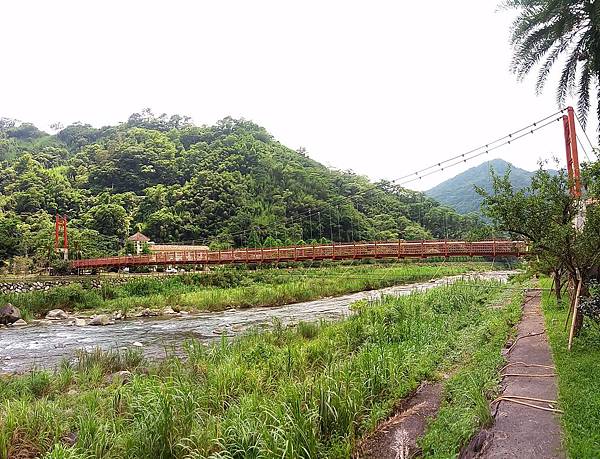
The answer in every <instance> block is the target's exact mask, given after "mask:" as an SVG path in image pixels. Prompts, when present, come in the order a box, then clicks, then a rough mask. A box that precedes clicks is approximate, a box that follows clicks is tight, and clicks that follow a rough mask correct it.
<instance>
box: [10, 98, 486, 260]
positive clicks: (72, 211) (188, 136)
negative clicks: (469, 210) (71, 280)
mask: <svg viewBox="0 0 600 459" xmlns="http://www.w3.org/2000/svg"><path fill="white" fill-rule="evenodd" d="M0 162H1V167H0V260H5V261H6V260H9V259H12V260H13V261H16V262H20V263H21V264H23V265H24V266H25V267H26V268H27V269H31V267H32V265H37V266H44V265H45V264H47V263H48V258H49V257H51V256H52V252H53V251H52V232H53V228H54V227H53V216H54V214H56V213H60V214H66V215H67V216H68V218H69V231H70V233H71V241H70V242H71V253H72V254H73V255H74V256H75V255H76V256H83V257H92V256H99V255H103V254H112V253H115V252H117V251H119V250H121V249H122V247H123V241H124V239H125V238H126V237H127V236H128V235H129V234H131V233H132V232H134V231H136V230H141V231H143V232H144V233H145V234H147V235H148V236H149V237H150V238H152V239H153V240H154V241H157V242H175V241H196V242H201V243H210V244H211V245H212V246H214V247H217V246H218V247H231V246H260V245H266V246H272V245H276V244H286V243H298V242H302V241H313V240H319V239H333V240H335V241H350V240H374V239H392V238H399V237H400V238H405V239H422V238H431V237H451V238H452V237H465V236H469V235H471V236H472V235H474V234H477V232H478V231H482V226H481V224H480V223H479V222H478V221H477V219H476V218H473V217H463V216H460V215H458V214H457V213H456V212H454V211H452V210H451V209H448V208H446V207H442V206H440V205H439V204H438V203H437V202H435V201H434V200H432V199H429V198H427V197H426V196H424V195H423V194H421V193H417V192H413V191H410V190H406V189H404V188H401V187H398V186H394V185H392V184H390V183H386V182H379V183H377V184H372V183H370V182H369V180H368V179H366V178H365V177H362V176H359V175H356V174H354V173H352V172H348V171H336V170H331V169H328V168H326V167H325V166H323V165H322V164H320V163H318V162H316V161H314V160H312V159H310V158H309V157H308V156H307V155H306V154H305V153H304V152H303V151H302V150H299V151H294V150H292V149H290V148H287V147H285V146H284V145H282V144H281V143H280V142H278V141H277V140H275V139H274V138H273V137H272V136H271V135H270V134H269V133H268V132H267V131H266V130H265V129H264V128H262V127H260V126H257V125H256V124H254V123H252V122H250V121H245V120H235V119H231V118H225V119H223V120H221V121H219V122H218V123H217V124H216V125H214V126H196V125H194V124H192V123H191V122H190V120H189V119H188V118H186V117H182V116H178V115H174V116H170V117H168V116H167V115H161V116H155V115H154V114H152V112H150V111H149V110H144V111H142V112H141V113H135V114H133V115H131V116H130V117H129V119H128V121H127V122H125V123H121V124H119V125H116V126H106V127H103V128H94V127H92V126H90V125H89V124H83V123H74V124H72V125H70V126H67V127H65V128H62V129H60V130H58V131H57V132H56V134H54V135H50V134H47V133H45V132H42V131H40V130H39V129H38V128H37V127H35V126H34V125H32V124H29V123H19V122H17V121H15V120H10V119H7V118H3V119H1V120H0ZM19 257H25V258H19ZM13 265H15V263H13Z"/></svg>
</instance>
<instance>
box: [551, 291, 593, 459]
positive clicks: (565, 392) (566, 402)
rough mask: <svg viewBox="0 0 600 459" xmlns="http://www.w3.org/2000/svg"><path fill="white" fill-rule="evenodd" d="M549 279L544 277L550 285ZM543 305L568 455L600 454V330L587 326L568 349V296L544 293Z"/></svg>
mask: <svg viewBox="0 0 600 459" xmlns="http://www.w3.org/2000/svg"><path fill="white" fill-rule="evenodd" d="M550 284H551V281H550V279H542V286H544V287H546V288H549V287H550ZM542 306H543V310H544V315H545V317H546V329H547V330H548V335H549V338H550V345H551V346H552V353H553V355H554V363H555V365H556V371H557V373H558V389H559V405H560V409H562V410H563V411H564V414H563V415H562V425H563V431H564V435H565V446H566V448H567V451H568V454H569V457H574V458H575V457H576V458H597V457H600V429H599V427H598V426H599V425H600V329H598V328H594V327H592V326H589V324H588V326H585V327H584V328H583V329H582V331H581V335H580V336H579V337H577V338H575V340H574V342H573V349H572V351H571V352H569V351H568V350H567V343H568V331H567V330H565V321H566V318H567V312H568V299H565V300H564V301H562V302H561V303H560V304H558V303H557V301H556V297H554V296H553V295H552V294H551V293H550V292H544V294H543V297H542Z"/></svg>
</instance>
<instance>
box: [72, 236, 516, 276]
mask: <svg viewBox="0 0 600 459" xmlns="http://www.w3.org/2000/svg"><path fill="white" fill-rule="evenodd" d="M526 251H527V245H526V244H525V243H524V242H522V241H506V240H492V241H476V242H468V241H451V240H443V241H439V240H434V241H377V242H360V243H340V244H338V243H331V244H318V245H299V246H291V247H288V246H286V247H269V248H259V249H232V250H213V251H174V252H160V253H153V254H149V255H127V256H120V257H106V258H92V259H86V260H74V261H72V262H71V266H72V267H73V268H74V269H86V268H100V267H111V266H113V267H121V266H157V265H186V264H233V263H236V264H243V263H247V264H256V263H274V262H285V261H307V260H347V259H361V258H430V257H446V258H447V257H455V256H469V257H474V256H483V257H499V256H517V257H518V256H521V255H524V254H525V253H526Z"/></svg>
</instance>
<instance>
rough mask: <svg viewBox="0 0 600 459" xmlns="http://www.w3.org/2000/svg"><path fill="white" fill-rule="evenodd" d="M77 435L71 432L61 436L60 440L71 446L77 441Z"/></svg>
mask: <svg viewBox="0 0 600 459" xmlns="http://www.w3.org/2000/svg"><path fill="white" fill-rule="evenodd" d="M78 438H79V436H78V435H77V433H76V432H71V433H68V434H67V435H65V436H64V437H62V438H61V441H62V442H63V443H64V444H65V445H67V446H73V445H75V443H77V439H78Z"/></svg>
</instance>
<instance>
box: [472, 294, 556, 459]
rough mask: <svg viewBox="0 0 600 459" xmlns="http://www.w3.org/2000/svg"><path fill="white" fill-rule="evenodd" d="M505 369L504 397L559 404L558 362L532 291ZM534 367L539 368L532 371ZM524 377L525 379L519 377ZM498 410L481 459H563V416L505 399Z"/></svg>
mask: <svg viewBox="0 0 600 459" xmlns="http://www.w3.org/2000/svg"><path fill="white" fill-rule="evenodd" d="M507 361H508V365H507V366H506V367H505V368H504V369H503V372H502V374H504V375H506V376H505V377H504V379H503V384H502V385H503V393H502V396H505V397H507V396H518V397H528V398H536V399H543V400H546V401H544V402H540V401H532V400H523V399H517V400H518V401H521V402H525V403H529V404H534V405H537V406H540V407H544V408H550V409H552V408H556V406H555V404H553V403H551V402H547V401H548V400H549V401H554V400H557V397H558V395H557V381H556V376H551V377H535V376H527V375H554V374H555V370H554V362H553V360H552V354H551V352H550V346H549V344H548V337H547V335H546V332H545V325H544V317H543V315H542V311H541V291H539V290H535V289H532V290H528V292H527V294H526V296H525V302H524V304H523V318H522V320H521V322H520V324H519V325H518V334H517V338H516V341H515V342H514V344H513V346H512V348H509V352H508V355H507ZM528 365H535V366H528ZM521 375H525V376H521ZM496 406H497V412H496V414H495V422H494V425H493V426H492V427H491V428H490V430H489V431H488V435H487V441H486V443H487V444H488V445H487V447H486V448H485V449H484V451H483V452H482V455H481V456H480V457H484V458H528V459H533V458H544V459H549V458H564V457H565V453H564V450H563V448H562V445H561V438H562V432H561V427H560V419H559V417H558V416H559V415H558V414H556V413H553V412H551V411H544V410H541V409H537V408H532V407H529V406H525V405H522V404H517V403H514V402H511V401H506V400H502V401H500V402H499V404H498V405H494V407H492V414H493V413H494V411H493V410H494V408H496Z"/></svg>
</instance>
